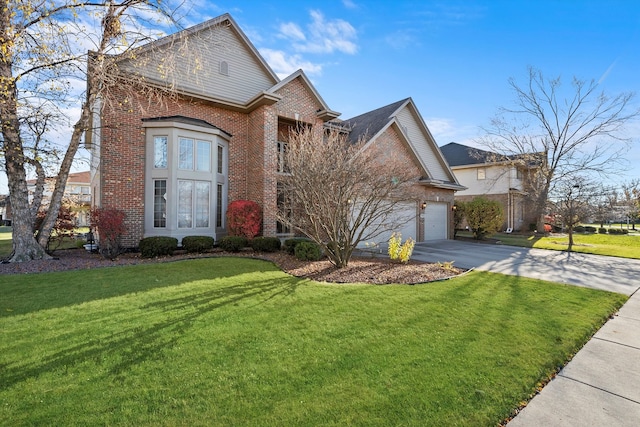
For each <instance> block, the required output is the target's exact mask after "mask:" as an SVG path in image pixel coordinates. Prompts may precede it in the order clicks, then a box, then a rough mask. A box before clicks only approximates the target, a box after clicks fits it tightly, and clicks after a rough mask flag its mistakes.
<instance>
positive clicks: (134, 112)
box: [97, 79, 322, 247]
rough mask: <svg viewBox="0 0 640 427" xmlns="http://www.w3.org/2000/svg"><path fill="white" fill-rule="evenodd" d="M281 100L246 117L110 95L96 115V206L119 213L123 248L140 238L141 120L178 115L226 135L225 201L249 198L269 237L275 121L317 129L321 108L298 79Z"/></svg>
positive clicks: (180, 102) (203, 105) (183, 102)
mask: <svg viewBox="0 0 640 427" xmlns="http://www.w3.org/2000/svg"><path fill="white" fill-rule="evenodd" d="M279 94H280V95H281V96H282V100H281V101H279V102H278V103H277V104H275V105H272V106H262V107H259V108H257V109H256V110H254V111H252V112H251V113H249V114H245V113H241V112H236V111H231V110H227V109H224V108H221V107H218V106H215V105H213V104H211V103H207V102H199V101H193V100H188V99H177V100H165V101H164V102H159V103H154V102H149V100H148V99H145V98H142V97H139V98H132V97H130V96H129V97H127V93H125V92H124V91H123V92H122V93H120V94H118V93H114V94H113V96H114V97H113V99H117V100H119V101H117V102H110V103H106V105H108V107H105V110H104V111H103V113H102V123H103V124H104V125H106V127H105V128H103V130H102V143H101V147H100V156H101V174H100V176H101V183H100V186H101V194H100V196H99V197H98V198H97V200H100V203H101V205H102V206H111V207H117V208H119V209H123V210H124V211H125V212H126V214H127V217H126V225H127V229H128V233H127V235H126V236H125V238H124V240H123V244H124V245H125V246H127V247H135V246H137V244H138V242H139V241H140V239H141V238H142V237H143V234H144V176H145V130H144V128H143V127H142V119H143V118H152V117H162V116H173V115H181V116H185V117H190V118H195V119H201V120H205V121H206V122H208V123H210V124H212V125H215V126H217V127H219V128H220V129H222V130H224V131H225V132H228V133H230V134H231V135H232V138H231V140H230V141H229V202H231V201H233V200H239V199H249V200H253V201H255V202H257V203H259V204H260V205H261V206H262V208H263V212H264V220H263V233H264V234H265V235H275V232H276V216H275V214H276V210H277V171H276V165H277V157H276V155H277V147H276V142H277V139H278V138H277V132H278V117H284V118H287V119H292V120H293V119H295V118H296V114H297V117H298V119H299V120H300V121H303V122H306V123H310V124H314V125H317V127H318V128H319V129H321V127H322V121H321V120H319V119H318V118H317V116H316V111H317V110H318V109H319V108H320V107H321V106H320V104H319V103H318V102H317V100H316V98H315V97H314V96H313V95H312V94H311V93H310V92H309V90H308V89H307V87H306V86H305V85H304V84H302V83H301V82H300V81H299V80H298V79H296V80H294V81H292V82H290V83H289V84H288V85H286V86H284V87H283V88H281V89H280V91H279Z"/></svg>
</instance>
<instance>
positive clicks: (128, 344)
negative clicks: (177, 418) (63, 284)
mask: <svg viewBox="0 0 640 427" xmlns="http://www.w3.org/2000/svg"><path fill="white" fill-rule="evenodd" d="M301 282H302V281H301V280H300V279H297V278H293V277H291V278H280V279H274V280H256V281H251V282H248V281H247V282H243V283H241V284H236V285H230V286H225V287H221V288H216V289H211V290H207V291H203V292H197V293H193V294H192V295H189V296H186V297H180V298H173V299H167V300H164V301H159V302H155V303H150V304H147V305H145V306H142V307H136V308H135V309H134V310H136V311H137V310H144V312H145V316H144V317H143V318H141V319H138V324H137V325H135V326H132V327H128V328H123V329H121V330H117V331H116V330H115V329H114V328H117V327H118V326H119V325H115V326H114V328H110V327H109V326H107V327H105V328H103V329H101V330H100V333H99V334H98V335H96V336H95V337H94V338H92V339H90V340H88V341H86V342H83V343H82V344H77V345H74V346H70V347H68V348H65V349H63V350H60V351H57V352H55V353H52V354H50V355H45V356H43V357H42V358H40V359H39V360H38V361H36V362H30V363H25V364H21V363H20V362H19V361H15V362H14V364H15V365H18V366H16V367H11V365H10V364H8V365H4V366H0V368H2V369H1V370H0V372H1V373H0V390H2V389H6V388H9V387H11V386H13V385H15V384H17V383H20V382H22V381H25V380H27V379H29V378H36V377H38V376H39V375H41V374H45V373H51V372H54V371H56V370H60V369H65V370H66V369H68V368H69V367H72V366H74V365H77V364H80V363H83V362H86V361H94V362H95V364H96V365H97V366H96V367H95V369H96V370H97V371H102V370H104V372H105V376H107V377H109V378H112V379H114V380H116V381H119V380H124V376H122V375H123V374H124V373H125V372H127V371H128V370H130V369H131V368H132V367H134V366H136V365H138V364H140V363H143V362H146V361H151V360H162V359H163V357H164V352H165V351H166V350H168V349H171V348H172V347H173V346H174V345H176V344H177V343H178V341H179V340H180V339H181V338H182V337H183V336H184V335H185V334H188V332H189V329H190V328H191V327H192V326H193V324H194V322H196V321H197V320H198V319H199V318H201V317H202V316H205V315H207V314H209V313H211V312H212V311H214V310H217V309H220V308H222V307H224V306H229V305H241V304H242V303H243V302H247V303H249V304H248V305H247V306H245V307H252V306H256V305H260V304H264V303H266V302H267V301H269V300H272V299H274V298H278V297H286V296H289V295H291V294H293V293H295V292H296V289H297V287H298V286H299V285H300V283H301ZM147 318H148V320H149V323H146V322H145V319H147ZM156 319H159V320H157V321H155V320H156ZM40 350H41V351H46V350H44V349H42V348H41V349H40Z"/></svg>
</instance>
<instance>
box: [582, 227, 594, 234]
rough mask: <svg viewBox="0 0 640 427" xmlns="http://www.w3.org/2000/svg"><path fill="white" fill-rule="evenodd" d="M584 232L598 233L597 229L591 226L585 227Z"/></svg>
mask: <svg viewBox="0 0 640 427" xmlns="http://www.w3.org/2000/svg"><path fill="white" fill-rule="evenodd" d="M584 231H586V232H587V233H595V232H596V228H595V227H593V226H591V225H587V226H585V227H584Z"/></svg>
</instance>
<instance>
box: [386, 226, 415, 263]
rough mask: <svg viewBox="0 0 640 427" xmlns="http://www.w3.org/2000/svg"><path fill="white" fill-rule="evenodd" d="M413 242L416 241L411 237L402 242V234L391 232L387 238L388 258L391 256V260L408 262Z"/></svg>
mask: <svg viewBox="0 0 640 427" xmlns="http://www.w3.org/2000/svg"><path fill="white" fill-rule="evenodd" d="M415 244H416V242H415V241H414V240H413V239H412V238H411V237H409V238H408V239H407V240H405V242H404V244H402V235H401V234H400V233H393V234H392V235H391V238H389V250H388V252H389V258H391V261H393V262H401V263H403V264H406V263H408V262H409V259H411V254H412V253H413V247H414V246H415Z"/></svg>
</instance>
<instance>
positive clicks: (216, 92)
mask: <svg viewBox="0 0 640 427" xmlns="http://www.w3.org/2000/svg"><path fill="white" fill-rule="evenodd" d="M118 61H119V64H120V69H121V70H122V72H123V73H125V74H127V73H129V74H132V75H140V76H144V79H145V82H146V83H147V84H150V85H154V86H158V87H166V86H170V87H173V88H175V90H176V91H177V92H179V93H180V94H182V95H185V96H189V97H193V98H195V99H202V100H206V101H209V102H212V103H214V104H218V105H221V106H223V107H224V108H229V109H232V110H236V111H243V112H249V111H252V110H253V109H255V108H257V107H259V106H261V105H265V104H266V105H270V104H273V103H275V102H278V101H279V100H280V97H278V96H276V95H274V94H270V93H267V91H268V90H269V88H271V87H273V85H275V84H277V83H278V82H279V81H280V79H279V78H278V76H277V75H276V74H275V72H274V71H273V70H272V69H271V67H270V66H269V64H268V63H267V62H266V61H265V60H264V58H263V57H262V56H261V55H260V53H259V52H258V50H257V49H256V48H255V46H254V45H253V44H252V43H251V41H250V40H249V39H248V38H247V36H246V35H245V34H244V32H243V31H242V30H241V29H240V27H239V26H238V24H237V23H236V22H235V21H234V20H233V18H232V17H231V15H229V14H228V13H225V14H223V15H221V16H218V17H216V18H213V19H210V20H208V21H206V22H203V23H201V24H198V25H195V26H193V27H190V28H187V29H185V30H182V31H179V32H176V33H174V34H170V35H167V36H165V37H162V38H160V39H158V40H155V41H152V42H149V43H147V44H145V45H143V46H140V47H138V48H136V49H134V50H133V51H132V52H130V53H127V54H123V56H121V57H120V59H119V60H118ZM222 63H224V64H225V65H226V67H227V68H226V71H225V72H223V71H221V70H222V68H220V72H218V71H217V70H218V68H219V67H221V66H222V65H221V64H222ZM229 70H231V71H229Z"/></svg>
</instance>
